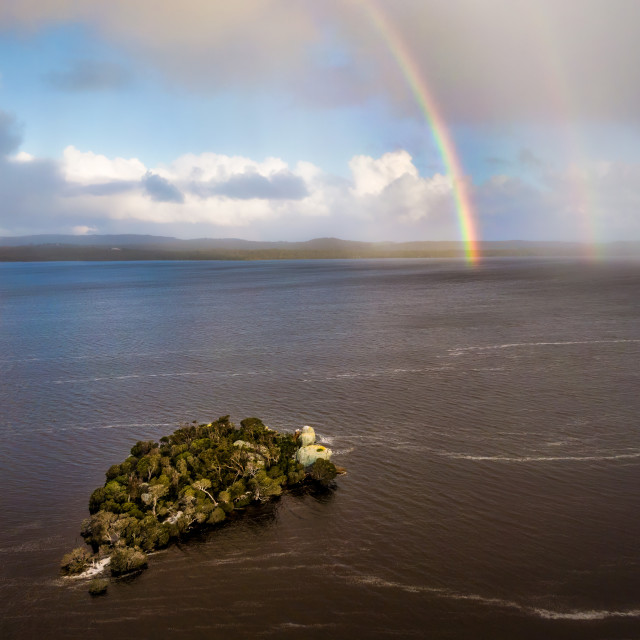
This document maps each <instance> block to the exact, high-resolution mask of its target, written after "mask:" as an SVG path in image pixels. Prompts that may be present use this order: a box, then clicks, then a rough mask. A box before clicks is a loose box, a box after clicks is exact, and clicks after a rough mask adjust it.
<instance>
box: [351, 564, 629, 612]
mask: <svg viewBox="0 0 640 640" xmlns="http://www.w3.org/2000/svg"><path fill="white" fill-rule="evenodd" d="M345 577H346V579H347V580H349V581H350V582H355V583H357V584H362V585H369V586H372V587H380V588H390V589H401V590H403V591H406V592H407V593H426V594H430V595H433V596H435V597H438V598H446V599H448V600H467V601H470V602H477V603H478V604H481V605H485V606H488V607H500V608H503V609H515V610H517V611H521V612H522V613H525V614H527V615H533V616H537V617H540V618H545V619H547V620H584V621H593V620H605V619H607V618H640V608H637V609H624V610H608V609H584V610H568V611H558V610H553V609H546V608H542V607H535V606H532V605H526V604H521V603H519V602H515V601H513V600H506V599H504V598H493V597H489V596H482V595H479V594H475V593H460V592H458V591H453V590H450V589H446V588H443V587H429V586H425V585H412V584H403V583H400V582H394V581H391V580H385V579H384V578H380V577H378V576H372V575H370V576H356V575H352V576H345Z"/></svg>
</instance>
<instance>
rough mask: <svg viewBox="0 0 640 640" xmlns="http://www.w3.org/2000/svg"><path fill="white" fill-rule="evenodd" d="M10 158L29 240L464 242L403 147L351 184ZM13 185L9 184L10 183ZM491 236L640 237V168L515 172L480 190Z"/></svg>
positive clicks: (9, 227)
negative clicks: (112, 236)
mask: <svg viewBox="0 0 640 640" xmlns="http://www.w3.org/2000/svg"><path fill="white" fill-rule="evenodd" d="M23 160H28V161H16V156H11V157H7V158H6V159H5V160H4V161H3V162H4V164H3V167H2V168H3V170H4V171H3V173H2V172H0V199H1V200H2V201H3V202H5V203H6V206H5V207H4V208H3V211H1V212H0V227H2V228H3V229H5V230H6V233H13V234H19V233H20V234H26V233H41V232H45V231H58V232H60V231H61V230H63V229H68V228H73V232H74V233H77V234H86V233H93V232H95V231H96V230H97V229H100V230H101V231H102V232H107V231H108V232H113V233H116V232H129V231H132V230H135V232H145V233H158V234H167V233H170V234H175V235H179V236H181V237H194V236H198V235H208V236H213V237H215V236H218V237H220V236H229V235H238V236H241V237H247V238H252V239H261V238H264V239H285V240H294V239H306V238H310V237H313V236H314V235H338V236H343V237H350V238H353V239H363V240H365V239H366V240H385V239H386V240H410V239H431V240H447V239H448V240H455V239H456V238H459V237H460V232H459V229H458V219H457V213H456V208H455V199H454V193H453V184H452V181H451V178H450V177H448V176H445V175H441V174H438V173H435V174H433V175H427V176H422V175H420V173H419V172H418V170H417V168H416V166H415V165H414V163H413V160H412V158H411V156H410V155H409V154H408V153H407V152H406V151H404V150H397V151H394V152H390V153H386V154H384V155H382V156H381V157H378V158H375V157H371V156H363V155H359V156H355V157H353V158H352V159H351V162H350V163H349V166H350V169H351V175H350V177H348V178H340V177H337V176H332V175H330V174H327V173H325V172H323V171H322V170H321V169H320V168H319V167H317V166H315V165H313V164H311V163H308V162H299V163H297V164H296V165H295V166H292V167H290V166H289V165H288V164H287V163H286V162H284V161H283V160H281V159H279V158H267V159H265V160H255V159H252V158H248V157H241V156H225V155H222V154H214V153H203V154H200V155H195V154H187V155H183V156H181V157H179V158H177V159H176V160H175V161H174V162H172V163H170V164H169V165H166V166H161V167H147V166H145V165H144V164H143V163H142V162H141V161H140V160H138V159H136V158H130V159H124V158H109V157H107V156H104V155H100V154H97V153H94V152H92V151H80V150H78V149H76V148H75V147H67V148H66V149H65V151H64V154H63V157H62V158H61V159H60V161H59V162H58V163H57V165H56V164H55V163H53V162H51V161H47V162H45V161H42V160H39V159H37V158H26V157H23ZM3 175H4V177H1V176H3ZM470 193H471V196H472V201H473V204H474V207H475V209H476V211H477V215H478V217H479V221H478V226H479V228H480V229H481V230H482V235H483V237H484V238H485V239H503V240H506V239H535V240H553V239H558V240H575V241H590V240H594V239H598V240H615V239H640V165H637V164H629V163H626V164H625V163H597V164H593V165H582V166H580V167H575V166H568V167H565V168H564V169H562V170H557V171H555V172H551V170H547V171H546V172H545V173H544V174H542V177H539V182H537V183H535V184H534V183H530V182H527V181H525V180H523V179H520V178H515V177H512V176H509V175H505V174H497V175H494V176H492V177H490V178H489V179H488V180H486V181H485V182H484V183H483V184H481V185H476V186H473V185H470Z"/></svg>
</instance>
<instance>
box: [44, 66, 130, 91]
mask: <svg viewBox="0 0 640 640" xmlns="http://www.w3.org/2000/svg"><path fill="white" fill-rule="evenodd" d="M44 78H45V81H46V82H47V83H48V84H49V85H50V86H52V87H53V88H54V89H58V90H59V91H72V92H73V91H104V90H109V89H121V88H123V87H126V86H127V85H128V84H129V83H130V80H131V78H130V75H129V72H128V71H127V70H126V69H125V68H124V67H122V66H121V65H119V64H116V63H114V62H105V61H99V60H78V61H76V62H74V63H73V66H71V67H69V68H68V69H66V70H64V71H50V72H49V73H48V74H46V75H45V76H44Z"/></svg>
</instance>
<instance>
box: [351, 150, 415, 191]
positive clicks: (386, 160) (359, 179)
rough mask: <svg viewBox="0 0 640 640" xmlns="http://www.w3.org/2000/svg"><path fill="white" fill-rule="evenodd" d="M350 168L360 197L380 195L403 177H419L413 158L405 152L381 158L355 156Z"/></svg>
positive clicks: (355, 189) (354, 188) (387, 154)
mask: <svg viewBox="0 0 640 640" xmlns="http://www.w3.org/2000/svg"><path fill="white" fill-rule="evenodd" d="M349 167H350V169H351V173H352V174H353V182H354V186H353V191H354V193H355V194H356V195H358V196H363V195H369V194H372V195H376V194H379V193H380V192H381V191H382V190H383V189H384V188H385V187H387V186H388V185H389V184H391V183H392V182H393V181H394V180H397V179H398V178H400V177H401V176H404V175H409V176H413V177H417V175H418V170H417V169H416V167H415V166H414V164H413V161H412V160H411V156H410V155H409V154H408V153H407V152H406V151H404V150H400V151H393V152H389V153H385V154H384V155H383V156H382V157H381V158H371V157H369V156H355V157H354V158H352V159H351V162H350V163H349Z"/></svg>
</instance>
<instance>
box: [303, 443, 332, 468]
mask: <svg viewBox="0 0 640 640" xmlns="http://www.w3.org/2000/svg"><path fill="white" fill-rule="evenodd" d="M332 453H333V452H332V451H331V449H327V448H326V447H323V446H322V445H321V444H310V445H307V446H306V447H300V448H299V449H298V451H297V453H296V460H297V461H298V462H299V463H300V464H301V465H303V466H305V467H309V466H311V465H312V464H313V463H314V462H315V461H316V460H318V459H320V458H323V459H324V460H329V459H331V455H332Z"/></svg>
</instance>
